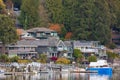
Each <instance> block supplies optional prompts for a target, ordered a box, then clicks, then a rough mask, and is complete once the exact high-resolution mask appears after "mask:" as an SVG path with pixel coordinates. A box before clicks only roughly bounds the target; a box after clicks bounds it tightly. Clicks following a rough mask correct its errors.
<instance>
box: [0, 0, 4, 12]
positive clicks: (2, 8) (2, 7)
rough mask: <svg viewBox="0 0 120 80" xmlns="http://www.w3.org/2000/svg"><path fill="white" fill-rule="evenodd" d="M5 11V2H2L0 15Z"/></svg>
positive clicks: (0, 3)
mask: <svg viewBox="0 0 120 80" xmlns="http://www.w3.org/2000/svg"><path fill="white" fill-rule="evenodd" d="M4 9H5V4H4V2H3V0H0V13H2V11H3V10H4Z"/></svg>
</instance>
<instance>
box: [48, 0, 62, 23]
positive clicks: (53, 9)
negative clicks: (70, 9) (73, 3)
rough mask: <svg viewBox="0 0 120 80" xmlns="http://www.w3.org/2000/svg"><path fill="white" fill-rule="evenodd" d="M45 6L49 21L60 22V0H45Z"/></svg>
mask: <svg viewBox="0 0 120 80" xmlns="http://www.w3.org/2000/svg"><path fill="white" fill-rule="evenodd" d="M46 8H47V10H48V12H49V13H48V14H49V15H48V16H49V18H50V19H51V22H52V23H54V24H56V23H58V24H61V22H62V8H63V7H62V0H46Z"/></svg>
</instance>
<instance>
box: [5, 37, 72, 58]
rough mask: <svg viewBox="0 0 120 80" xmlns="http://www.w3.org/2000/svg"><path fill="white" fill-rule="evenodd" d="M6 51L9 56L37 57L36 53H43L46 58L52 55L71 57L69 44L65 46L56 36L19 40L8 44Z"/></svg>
mask: <svg viewBox="0 0 120 80" xmlns="http://www.w3.org/2000/svg"><path fill="white" fill-rule="evenodd" d="M70 47H71V46H70ZM71 50H72V49H71ZM7 51H8V55H9V57H12V56H19V57H20V58H22V59H31V58H32V57H38V54H45V55H47V57H48V58H51V57H53V56H54V57H66V58H72V51H69V46H68V47H67V46H66V45H65V44H64V42H63V41H62V40H59V39H56V38H48V39H37V40H26V39H24V40H20V41H18V42H17V43H16V44H14V45H8V46H7ZM65 54H66V55H65Z"/></svg>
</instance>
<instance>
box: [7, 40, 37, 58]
mask: <svg viewBox="0 0 120 80" xmlns="http://www.w3.org/2000/svg"><path fill="white" fill-rule="evenodd" d="M31 42H32V40H20V41H17V43H16V44H11V45H8V46H7V52H8V56H9V57H13V56H19V57H20V58H21V59H31V58H33V57H36V56H37V52H36V48H37V45H34V44H33V43H31Z"/></svg>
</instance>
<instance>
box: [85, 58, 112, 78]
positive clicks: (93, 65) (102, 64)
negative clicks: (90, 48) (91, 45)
mask: <svg viewBox="0 0 120 80" xmlns="http://www.w3.org/2000/svg"><path fill="white" fill-rule="evenodd" d="M86 70H87V71H93V72H97V73H98V74H99V75H109V76H112V67H110V66H109V64H108V63H107V61H106V60H98V61H97V62H90V64H89V66H88V67H87V68H86Z"/></svg>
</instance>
